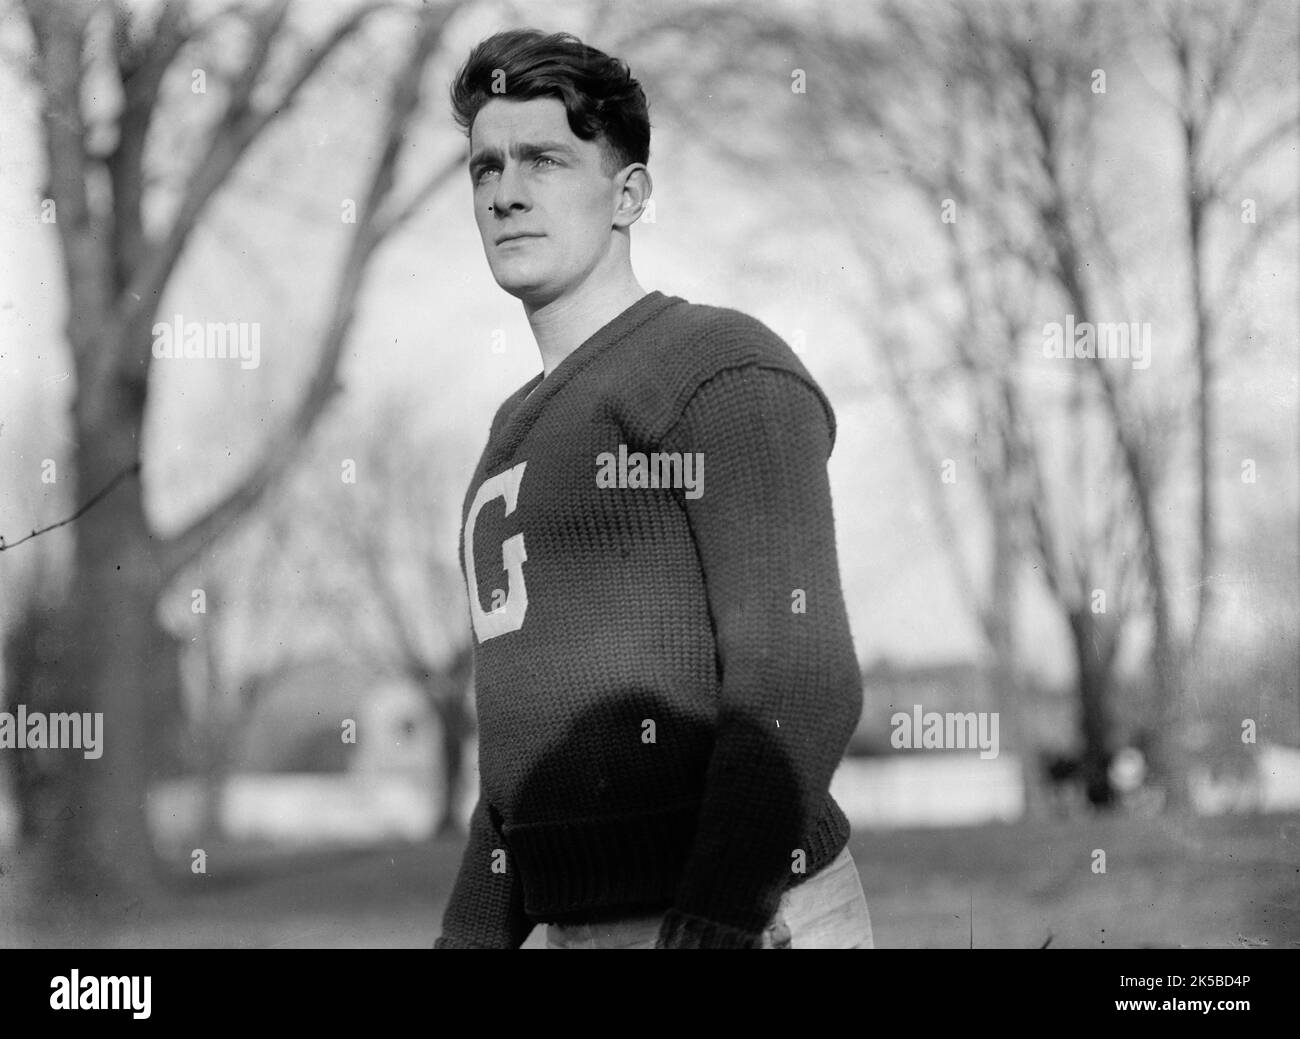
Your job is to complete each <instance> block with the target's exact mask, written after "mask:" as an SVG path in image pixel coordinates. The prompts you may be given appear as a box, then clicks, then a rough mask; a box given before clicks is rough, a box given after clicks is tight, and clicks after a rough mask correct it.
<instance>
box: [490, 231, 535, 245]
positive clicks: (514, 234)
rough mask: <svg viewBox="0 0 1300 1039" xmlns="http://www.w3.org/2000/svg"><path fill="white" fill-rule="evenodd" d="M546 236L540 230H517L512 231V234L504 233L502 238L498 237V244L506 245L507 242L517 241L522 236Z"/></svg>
mask: <svg viewBox="0 0 1300 1039" xmlns="http://www.w3.org/2000/svg"><path fill="white" fill-rule="evenodd" d="M544 237H545V235H542V234H541V233H539V232H531V231H529V232H525V231H515V232H512V233H511V234H503V235H502V236H501V237H500V238H498V239H497V242H496V244H497V245H505V244H506V242H517V241H519V240H520V239H521V238H544Z"/></svg>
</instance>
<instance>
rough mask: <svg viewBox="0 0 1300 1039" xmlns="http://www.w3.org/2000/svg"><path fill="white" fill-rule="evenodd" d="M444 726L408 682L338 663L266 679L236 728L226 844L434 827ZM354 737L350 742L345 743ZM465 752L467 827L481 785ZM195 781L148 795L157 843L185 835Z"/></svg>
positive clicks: (355, 841) (195, 808)
mask: <svg viewBox="0 0 1300 1039" xmlns="http://www.w3.org/2000/svg"><path fill="white" fill-rule="evenodd" d="M441 739H442V737H441V729H440V723H439V722H438V719H437V717H436V716H435V715H434V714H433V712H432V711H431V710H430V709H429V707H428V705H427V702H426V701H425V699H424V696H423V695H422V694H421V692H420V691H419V690H418V689H417V688H416V687H415V686H414V685H413V684H411V683H409V682H406V681H404V680H402V679H401V678H398V677H394V676H391V675H384V674H377V673H375V672H374V671H373V670H371V669H368V668H364V667H360V666H358V665H356V664H352V663H349V662H345V661H331V660H322V661H313V662H309V663H306V664H302V665H298V666H295V667H293V668H291V669H286V670H285V671H283V672H281V673H279V674H277V675H274V676H271V677H270V678H269V679H268V680H267V681H266V682H265V683H264V684H263V688H262V689H261V690H260V691H259V692H258V693H257V699H256V706H255V707H254V709H253V711H252V712H251V715H250V716H249V718H248V719H247V721H246V723H245V724H244V725H243V726H242V735H241V739H240V740H239V743H238V747H237V749H236V752H235V755H234V761H233V768H232V772H231V775H230V776H229V778H228V779H227V781H226V784H225V789H224V796H223V804H222V818H223V820H224V826H225V830H226V835H227V836H228V837H229V838H231V839H233V840H247V841H268V842H277V843H284V844H292V845H359V844H371V843H379V842H383V841H388V840H420V839H423V838H426V837H429V836H431V835H432V834H433V832H434V829H435V827H436V825H437V821H438V815H439V811H440V806H441V805H442V802H443V797H444V783H443V775H442V742H441ZM353 741H355V742H353ZM476 768H477V757H476V754H475V753H474V750H473V747H472V746H471V747H470V748H468V752H467V757H466V761H465V763H464V768H463V769H462V777H461V791H462V795H463V796H462V797H461V799H460V804H459V805H458V810H459V813H458V814H459V816H460V819H461V822H462V824H463V825H466V826H467V825H468V820H469V815H470V813H471V812H472V810H473V807H474V797H475V795H476V793H477V786H478V783H477V774H476V771H475V770H476ZM203 796H204V791H203V785H202V780H201V779H200V778H197V777H186V778H184V779H181V780H176V781H171V782H168V783H165V784H160V785H158V786H157V787H155V788H154V790H153V791H152V792H151V796H150V810H151V821H152V823H153V825H154V828H155V833H156V834H158V838H159V842H160V844H179V845H184V844H186V843H187V842H188V841H190V840H192V839H193V835H194V834H195V832H196V828H197V826H198V823H199V820H200V819H201V817H202V804H203Z"/></svg>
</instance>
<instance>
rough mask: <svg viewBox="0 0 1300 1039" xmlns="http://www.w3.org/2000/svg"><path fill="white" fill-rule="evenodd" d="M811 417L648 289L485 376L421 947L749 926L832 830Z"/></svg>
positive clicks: (836, 830) (831, 696) (841, 622)
mask: <svg viewBox="0 0 1300 1039" xmlns="http://www.w3.org/2000/svg"><path fill="white" fill-rule="evenodd" d="M834 436H835V419H834V414H833V412H832V410H831V407H830V404H829V403H828V402H827V400H826V398H825V396H824V395H823V394H822V391H821V390H820V389H819V388H818V386H817V385H816V383H814V381H813V379H812V377H811V376H810V375H809V374H808V371H807V370H806V369H805V368H804V366H803V364H802V363H801V362H800V361H799V359H798V358H797V357H796V356H795V355H794V353H793V352H792V351H791V350H790V348H789V347H788V346H787V345H786V344H785V343H784V342H783V341H782V340H781V339H780V338H778V337H777V336H776V335H775V334H774V333H773V332H772V331H770V330H769V329H768V328H767V327H766V326H765V325H763V324H762V323H760V322H758V321H756V320H754V319H753V318H750V317H747V316H745V315H744V314H741V313H739V312H736V311H733V310H727V309H722V308H716V307H706V306H700V305H694V304H690V303H687V302H686V301H685V300H682V299H680V298H678V297H672V296H665V295H663V294H662V293H659V292H651V293H649V294H648V295H646V296H644V297H642V298H641V299H640V300H638V301H637V302H636V303H634V304H633V305H632V306H631V307H629V308H628V309H627V310H625V311H624V312H623V313H621V314H620V315H618V316H617V317H616V318H614V319H613V320H612V321H611V322H610V323H608V324H607V325H605V326H604V327H603V328H601V329H600V330H599V331H597V332H596V333H595V334H594V335H592V336H591V337H590V338H589V339H587V340H586V341H585V342H584V343H582V344H581V345H580V346H579V347H578V348H577V349H576V350H575V351H574V352H573V353H571V354H569V355H568V356H567V357H565V358H564V360H563V361H561V362H560V364H559V365H557V366H556V367H555V369H554V371H552V372H551V374H550V375H549V376H548V377H546V378H543V377H542V376H541V375H538V376H535V377H534V378H533V379H531V380H530V381H529V382H528V383H526V384H525V385H524V386H522V387H520V389H519V390H518V391H516V392H515V393H514V394H512V395H511V396H510V397H509V398H508V399H507V400H506V401H505V403H504V404H502V406H501V408H500V409H499V410H498V412H497V414H496V417H495V419H494V420H493V422H492V427H491V431H490V433H489V436H488V443H487V446H486V448H485V449H484V451H483V455H482V458H481V459H480V461H479V464H478V468H477V470H476V471H475V473H474V476H473V478H472V480H471V483H470V486H469V490H468V493H467V494H466V497H465V503H464V510H463V526H462V538H461V566H462V570H463V572H464V574H465V578H466V584H467V588H468V593H469V600H470V611H471V616H472V619H473V621H474V633H475V640H476V641H475V658H474V659H475V696H476V708H477V712H478V721H479V798H478V803H477V806H476V807H475V809H474V812H473V815H472V818H471V826H470V834H469V842H468V845H467V847H466V849H465V853H464V857H463V860H462V863H461V867H460V871H459V873H458V875H457V878H456V882H455V885H454V887H453V890H452V895H451V899H450V902H449V904H448V906H447V909H446V913H445V915H444V917H443V933H442V936H441V937H440V938H439V939H438V940H437V941H436V942H435V943H434V944H435V948H475V947H478V948H484V947H486V948H517V947H518V946H519V945H521V944H522V943H523V941H524V939H525V938H526V937H527V936H528V934H529V932H530V931H531V930H532V928H533V926H534V925H535V924H537V923H541V922H552V921H554V922H595V921H598V920H599V919H600V918H602V917H611V916H617V915H626V914H629V913H634V912H637V913H647V912H655V913H658V912H661V911H662V912H664V913H665V917H664V922H663V925H662V927H661V930H660V935H659V945H660V947H665V948H705V947H714V948H757V947H761V939H762V932H763V930H764V928H765V926H766V925H767V923H768V921H769V920H770V918H771V917H772V915H773V914H774V912H775V911H776V908H777V905H778V903H779V900H780V898H781V895H782V893H783V892H784V891H786V890H787V889H789V888H790V887H792V886H794V885H796V884H798V883H800V882H802V881H803V880H805V879H807V878H808V877H809V876H812V875H813V874H814V873H816V872H817V871H818V870H819V869H820V868H822V867H823V866H825V865H826V864H828V863H829V862H830V861H831V860H832V859H833V858H834V857H835V856H836V855H837V854H838V853H839V852H840V850H841V849H842V848H843V847H844V845H845V843H846V842H847V840H848V836H849V825H848V821H847V820H846V818H845V816H844V813H843V812H842V811H841V810H840V808H839V806H838V805H837V804H836V803H835V801H834V799H833V798H832V797H831V796H830V794H829V792H828V787H829V783H830V779H831V775H832V773H833V772H834V770H835V767H836V765H837V764H838V762H839V760H840V758H841V756H842V755H843V752H844V749H845V746H846V745H847V742H848V739H849V736H850V734H851V733H852V731H853V729H854V726H855V725H856V723H857V720H858V716H859V713H860V711H861V705H862V693H861V686H860V681H861V678H860V673H859V670H858V664H857V658H856V654H855V652H854V647H853V642H852V638H851V635H850V633H849V625H848V618H847V614H846V610H845V606H844V599H843V593H842V591H841V588H840V583H839V570H838V561H837V557H836V548H835V531H834V520H833V516H832V511H831V498H830V488H829V484H828V481H827V475H826V460H827V458H828V456H829V454H830V451H831V448H832V445H833V443H834ZM674 455H680V465H677V464H676V463H675V462H674V459H673V456H674ZM706 476H707V480H706V479H705V477H706Z"/></svg>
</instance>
